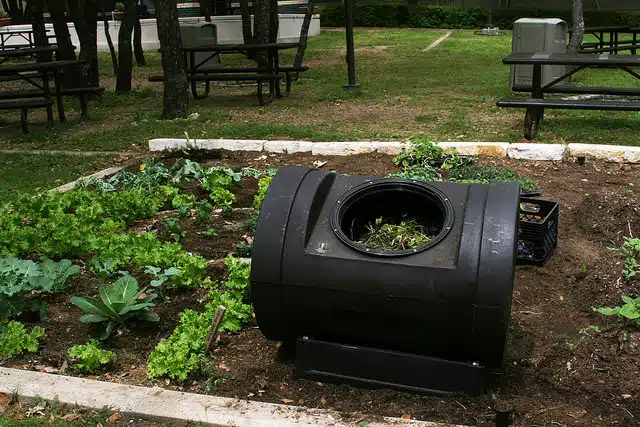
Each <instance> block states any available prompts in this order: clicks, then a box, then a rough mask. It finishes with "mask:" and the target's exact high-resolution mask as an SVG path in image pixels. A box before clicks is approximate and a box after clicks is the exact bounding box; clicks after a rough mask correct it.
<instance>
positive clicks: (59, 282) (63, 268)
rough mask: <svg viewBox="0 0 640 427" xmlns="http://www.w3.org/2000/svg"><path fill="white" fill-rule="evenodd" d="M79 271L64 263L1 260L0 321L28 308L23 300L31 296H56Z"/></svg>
mask: <svg viewBox="0 0 640 427" xmlns="http://www.w3.org/2000/svg"><path fill="white" fill-rule="evenodd" d="M79 272H80V267H78V266H76V265H72V264H71V261H69V260H67V259H63V260H61V261H59V262H55V261H52V260H50V259H44V260H43V261H42V262H41V263H36V262H34V261H31V260H21V259H18V258H13V257H8V258H0V317H7V318H8V317H13V316H16V315H19V314H20V313H22V312H23V311H24V310H25V308H27V301H26V300H25V297H26V296H28V295H31V294H33V293H40V292H59V291H62V290H63V289H64V288H65V287H66V286H67V280H68V279H69V278H70V277H71V276H74V275H76V274H78V273H79Z"/></svg>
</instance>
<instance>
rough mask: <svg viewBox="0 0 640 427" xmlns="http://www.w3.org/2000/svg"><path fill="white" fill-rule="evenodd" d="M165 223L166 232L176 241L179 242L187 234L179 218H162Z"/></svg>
mask: <svg viewBox="0 0 640 427" xmlns="http://www.w3.org/2000/svg"><path fill="white" fill-rule="evenodd" d="M162 222H163V224H164V233H165V235H166V236H167V237H171V238H172V239H173V240H175V241H176V242H179V241H180V239H182V238H183V237H184V236H186V235H187V233H185V232H184V231H182V227H181V226H180V222H179V220H178V218H164V219H163V220H162Z"/></svg>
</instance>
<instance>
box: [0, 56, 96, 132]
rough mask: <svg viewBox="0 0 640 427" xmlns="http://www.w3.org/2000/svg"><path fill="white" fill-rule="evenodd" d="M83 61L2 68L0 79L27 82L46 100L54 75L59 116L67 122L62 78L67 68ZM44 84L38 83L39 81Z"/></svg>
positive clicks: (51, 62)
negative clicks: (12, 78)
mask: <svg viewBox="0 0 640 427" xmlns="http://www.w3.org/2000/svg"><path fill="white" fill-rule="evenodd" d="M85 63H86V61H83V60H67V61H50V62H30V63H25V64H16V65H7V66H0V77H2V76H7V77H15V78H16V79H17V80H22V81H25V82H27V83H29V84H31V85H33V86H35V87H36V88H38V89H39V90H41V91H42V94H43V96H44V98H45V99H50V97H51V89H50V87H49V83H50V80H49V76H50V75H51V74H52V75H53V80H54V85H55V88H54V91H55V97H56V105H57V107H58V116H59V118H60V121H61V122H64V121H65V120H66V118H65V115H64V102H63V91H62V81H61V78H60V77H61V76H62V73H63V71H64V69H65V68H69V67H77V66H79V65H83V64H85ZM39 79H40V80H41V81H42V83H41V84H40V83H38V81H37V80H39Z"/></svg>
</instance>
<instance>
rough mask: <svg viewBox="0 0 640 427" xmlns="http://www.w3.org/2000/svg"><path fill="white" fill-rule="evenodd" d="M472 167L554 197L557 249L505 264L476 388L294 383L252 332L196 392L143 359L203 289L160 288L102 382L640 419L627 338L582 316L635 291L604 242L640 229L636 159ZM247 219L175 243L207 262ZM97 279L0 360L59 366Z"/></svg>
mask: <svg viewBox="0 0 640 427" xmlns="http://www.w3.org/2000/svg"><path fill="white" fill-rule="evenodd" d="M200 156H204V157H201V158H198V159H194V160H198V161H206V162H207V164H209V165H225V166H229V167H233V168H237V169H239V168H242V167H246V166H250V167H254V168H259V169H264V168H279V167H282V166H286V165H302V166H308V167H310V166H312V164H313V161H315V160H323V161H324V160H326V161H328V163H327V164H326V166H324V168H323V169H324V170H332V171H339V172H345V173H350V174H360V175H369V176H385V175H387V174H388V173H390V172H393V171H395V170H396V168H395V167H394V166H393V164H392V162H391V157H390V156H387V155H383V154H379V153H376V154H367V155H359V156H355V157H354V156H352V157H318V156H312V155H310V154H297V155H274V154H263V153H229V152H222V153H215V155H200ZM165 161H167V162H171V160H170V159H166V160H165ZM483 162H484V163H494V164H496V165H505V166H508V167H512V168H514V169H515V170H517V171H518V172H519V173H520V174H521V175H523V176H528V177H531V178H535V179H537V180H538V182H539V184H540V187H541V188H542V189H543V198H544V199H550V200H557V201H560V203H561V209H560V238H559V245H558V248H557V250H556V251H555V253H554V255H553V256H552V258H551V260H550V261H549V262H548V264H547V265H545V266H544V267H534V266H520V267H518V268H517V270H516V281H515V287H514V293H513V309H512V322H511V326H510V330H509V339H508V344H507V349H506V354H505V359H504V365H503V369H502V370H501V371H500V372H497V373H496V374H495V375H493V377H492V381H491V385H490V388H489V391H488V392H487V393H486V394H484V395H482V396H480V397H468V396H463V395H455V396H446V397H443V396H425V395H417V394H411V393H406V392H400V391H394V390H386V389H384V390H368V389H360V388H355V387H351V386H347V385H334V384H328V383H319V382H316V381H309V380H305V379H300V378H296V377H295V375H294V366H293V364H292V361H291V358H290V355H289V354H287V352H286V351H284V350H283V349H281V348H280V344H279V343H276V342H271V341H268V340H266V339H265V338H264V337H263V336H262V334H261V333H260V330H259V329H258V328H257V327H254V328H249V329H247V330H245V331H243V332H241V333H238V334H231V335H225V336H223V337H222V339H221V341H220V343H219V345H218V346H217V348H216V349H215V352H214V355H215V361H214V367H215V368H216V369H217V370H218V371H219V372H221V373H222V374H224V376H225V377H226V379H225V380H224V381H223V382H222V383H221V384H220V385H218V386H216V387H213V388H207V387H206V386H205V383H206V378H202V377H195V378H193V379H191V380H189V381H187V382H184V383H178V382H173V381H168V380H161V381H149V380H147V379H146V377H145V368H146V367H145V363H146V360H147V358H148V356H149V353H150V351H151V350H152V349H153V347H154V346H155V344H157V342H158V341H159V340H160V339H161V338H164V337H167V336H168V335H169V334H170V333H171V331H172V330H173V328H174V327H175V325H176V323H177V319H178V314H179V313H180V312H181V311H182V310H183V309H185V308H188V307H189V308H195V309H198V308H200V307H201V306H202V304H203V301H204V298H205V293H204V292H198V291H196V292H193V291H190V292H175V291H174V292H170V293H169V294H168V297H169V298H170V301H169V302H166V303H164V304H161V305H160V306H159V307H158V314H159V315H160V318H161V319H162V320H161V322H160V323H159V324H158V325H154V326H152V327H148V328H146V329H145V328H135V329H132V330H129V331H123V333H122V334H121V335H117V336H115V337H114V338H112V339H111V340H110V341H108V342H107V343H106V346H107V347H108V348H110V349H112V350H114V351H115V352H116V353H117V356H118V361H117V363H116V364H115V366H114V367H113V368H112V369H111V370H110V371H109V372H108V373H106V374H104V375H102V376H101V379H104V380H107V381H117V382H123V383H130V384H142V385H158V386H162V387H167V388H170V389H178V390H184V391H191V392H197V393H211V394H215V395H221V396H230V397H238V398H242V399H249V400H255V401H263V402H274V403H286V404H290V405H299V406H306V407H314V408H315V407H318V408H331V409H336V410H339V411H344V412H345V414H351V413H354V412H357V413H364V414H375V415H386V416H395V417H400V416H403V415H405V416H406V415H407V414H408V415H409V416H411V417H412V418H416V419H420V420H430V421H439V422H449V423H460V424H473V425H493V424H494V423H495V416H496V410H499V411H511V412H512V414H513V420H514V425H518V426H531V425H571V426H604V425H621V426H632V425H640V372H639V371H640V332H632V331H628V332H626V331H624V330H623V329H621V325H620V323H618V321H616V320H615V319H611V318H606V317H604V316H601V315H599V314H597V313H594V312H593V310H592V307H598V306H602V305H609V306H611V305H615V304H619V303H620V302H621V297H622V295H630V296H638V295H639V291H638V282H637V281H636V282H631V281H627V280H625V279H624V278H622V277H621V272H622V259H621V258H620V256H619V255H617V254H616V253H614V252H612V251H611V250H609V249H607V248H608V247H616V246H618V247H619V246H620V244H621V243H622V238H623V236H628V235H629V234H630V233H632V234H633V235H639V234H640V196H639V195H638V194H639V192H640V188H639V187H640V166H631V165H623V166H620V165H618V164H610V163H604V162H599V161H591V160H587V162H586V164H585V165H584V166H580V165H578V164H576V163H572V162H563V163H551V162H525V161H509V160H505V161H502V160H499V161H486V160H485V161H483ZM255 189H256V182H255V180H247V181H245V182H243V183H242V186H241V187H238V188H237V189H236V192H237V194H238V196H239V197H238V202H237V204H236V206H235V207H241V208H248V207H251V199H252V194H253V192H255ZM250 215H251V211H250V210H247V209H244V210H239V211H236V212H234V213H233V214H232V215H231V216H230V217H228V218H223V217H218V218H216V219H215V220H214V224H213V227H214V228H216V231H219V235H218V237H215V238H204V237H202V236H200V235H198V234H197V232H198V231H203V230H206V229H208V228H209V227H210V226H211V225H204V226H200V225H198V224H195V223H194V222H193V221H192V220H184V221H183V222H182V225H183V230H185V231H186V232H187V236H186V237H185V238H184V239H183V240H182V243H183V245H184V246H185V248H186V249H187V250H189V251H192V252H197V253H201V254H202V255H204V256H205V257H207V258H209V259H219V258H221V257H223V256H224V255H225V254H226V253H228V252H231V251H232V250H233V244H234V243H235V242H237V241H241V240H242V239H243V236H247V235H250V232H249V231H248V230H247V229H246V227H245V226H244V224H245V223H246V221H247V219H248V218H249V216H250ZM142 225H143V226H148V225H149V223H147V224H142ZM225 225H227V226H229V227H226V228H225V227H224V226H225ZM152 227H159V226H158V225H157V224H156V225H152ZM159 231H161V230H159ZM209 274H210V275H211V279H212V280H221V279H223V278H224V269H223V268H221V267H220V265H219V264H218V263H212V265H211V267H210V269H209ZM96 287H97V282H96V281H95V279H93V278H92V277H91V276H90V275H89V274H87V273H86V272H83V274H82V276H81V277H80V278H77V279H76V282H75V285H74V287H72V288H71V290H70V291H69V292H68V294H66V295H58V296H56V297H54V298H53V299H52V300H51V301H49V313H50V314H49V318H48V319H47V320H44V321H42V322H40V324H42V326H44V327H45V329H46V330H47V333H48V336H47V338H46V341H44V343H43V345H42V346H41V350H40V352H39V353H38V354H36V355H32V356H28V357H24V358H22V359H19V360H13V361H10V362H6V364H7V365H8V366H15V367H20V368H24V369H43V366H51V367H54V368H60V367H61V366H62V364H63V363H64V361H65V360H66V351H67V349H68V347H69V346H71V345H73V344H78V343H83V342H86V340H87V339H88V337H89V332H90V331H89V330H88V329H87V327H86V326H85V325H82V324H80V323H79V321H78V319H79V317H80V315H81V313H80V312H79V310H77V309H76V308H75V307H73V306H72V305H71V304H70V296H71V295H78V294H86V293H91V292H95V289H96ZM590 325H597V326H599V327H600V328H601V331H602V332H601V333H595V332H593V331H584V332H580V331H581V330H584V329H585V328H588V327H589V326H590ZM68 373H71V374H74V375H75V373H74V372H73V371H72V370H71V371H70V372H68Z"/></svg>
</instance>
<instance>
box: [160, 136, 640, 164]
mask: <svg viewBox="0 0 640 427" xmlns="http://www.w3.org/2000/svg"><path fill="white" fill-rule="evenodd" d="M439 145H440V146H441V147H443V148H455V149H456V150H457V151H458V152H459V153H461V154H472V155H479V156H482V157H498V158H505V157H508V158H512V159H521V160H551V161H560V160H564V159H567V158H574V157H583V156H584V157H593V158H596V159H601V160H606V161H611V162H625V163H640V147H631V146H622V145H597V144H534V143H508V142H440V143H439ZM407 146H408V145H407V143H406V142H395V141H379V142H374V141H353V142H311V141H267V140H251V139H192V140H186V139H180V138H177V139H176V138H157V139H152V140H150V141H149V151H152V152H153V151H165V150H180V149H188V148H194V149H203V150H213V149H220V148H223V149H225V150H230V151H265V152H269V153H312V154H313V155H314V156H349V155H353V154H364V153H374V152H378V153H385V154H390V155H395V154H398V153H399V152H400V151H402V150H403V149H404V148H406V147H407Z"/></svg>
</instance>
